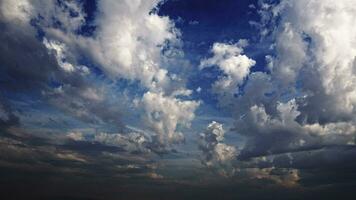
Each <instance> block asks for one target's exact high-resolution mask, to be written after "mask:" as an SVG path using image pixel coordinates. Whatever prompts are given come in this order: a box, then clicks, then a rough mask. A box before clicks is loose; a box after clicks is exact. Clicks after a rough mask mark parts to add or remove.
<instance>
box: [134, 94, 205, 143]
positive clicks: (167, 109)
mask: <svg viewBox="0 0 356 200" xmlns="http://www.w3.org/2000/svg"><path fill="white" fill-rule="evenodd" d="M140 105H141V107H142V108H143V109H144V111H145V114H144V120H145V122H146V123H147V125H148V126H149V127H150V128H151V129H152V130H153V131H154V132H155V133H156V134H157V136H158V141H159V143H160V144H163V145H164V144H166V143H167V142H168V143H179V142H182V141H183V140H184V136H183V133H181V132H177V130H176V128H177V125H178V124H181V125H183V126H188V127H189V126H190V121H191V120H193V118H194V116H195V115H194V110H195V109H196V108H197V107H198V106H199V102H196V101H189V100H179V99H177V98H176V97H175V96H164V94H163V93H161V92H160V93H155V92H147V93H145V94H144V95H143V98H142V100H141V101H140Z"/></svg>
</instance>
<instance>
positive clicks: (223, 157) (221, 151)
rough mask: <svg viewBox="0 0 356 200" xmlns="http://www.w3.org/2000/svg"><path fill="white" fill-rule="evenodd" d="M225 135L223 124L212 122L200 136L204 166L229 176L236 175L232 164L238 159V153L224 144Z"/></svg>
mask: <svg viewBox="0 0 356 200" xmlns="http://www.w3.org/2000/svg"><path fill="white" fill-rule="evenodd" d="M224 134H225V130H224V129H223V126H222V124H219V123H217V122H215V121H213V122H211V123H210V124H209V125H208V127H207V128H206V131H205V132H204V133H201V134H200V141H199V142H200V145H199V148H200V149H201V150H202V151H203V158H202V162H203V164H204V165H206V166H207V167H210V168H213V169H216V170H217V171H218V172H219V173H220V174H222V175H225V176H228V175H231V174H233V173H234V168H233V167H232V165H231V164H232V163H231V162H232V161H233V160H235V159H236V156H237V153H238V152H237V150H236V148H235V147H233V146H229V145H227V144H225V143H223V140H224Z"/></svg>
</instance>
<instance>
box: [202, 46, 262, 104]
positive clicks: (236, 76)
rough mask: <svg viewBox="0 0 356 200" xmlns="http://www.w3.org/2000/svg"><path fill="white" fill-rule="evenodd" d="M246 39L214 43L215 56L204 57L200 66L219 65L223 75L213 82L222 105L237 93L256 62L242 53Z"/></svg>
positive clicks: (213, 51) (212, 50) (214, 89)
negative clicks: (236, 41)
mask: <svg viewBox="0 0 356 200" xmlns="http://www.w3.org/2000/svg"><path fill="white" fill-rule="evenodd" d="M247 44H248V43H247V41H246V40H240V41H239V43H237V44H224V43H214V45H213V47H212V49H211V52H212V53H213V56H212V57H210V58H207V59H203V60H201V62H200V68H201V69H202V68H205V67H210V66H214V65H217V66H218V67H219V69H220V70H222V72H223V75H222V76H221V77H219V79H218V80H217V81H216V82H215V83H214V84H213V91H214V92H215V93H217V94H218V95H219V98H220V101H221V102H222V105H224V104H226V103H227V102H228V101H229V100H230V101H231V98H232V97H233V95H234V94H235V93H236V89H237V87H238V86H239V85H241V84H242V83H243V81H244V80H245V78H246V77H247V76H248V74H249V73H250V68H251V67H252V66H254V65H255V64H256V62H255V61H254V60H252V59H250V58H248V57H247V56H246V55H242V53H243V49H242V48H243V47H245V46H247Z"/></svg>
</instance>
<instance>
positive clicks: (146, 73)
mask: <svg viewBox="0 0 356 200" xmlns="http://www.w3.org/2000/svg"><path fill="white" fill-rule="evenodd" d="M159 2H160V1H157V0H149V1H100V2H98V10H99V14H98V15H97V16H96V25H97V31H96V33H95V39H94V41H93V42H92V43H89V45H90V52H91V54H92V56H93V57H94V58H95V60H96V61H97V62H98V63H100V64H101V66H102V68H103V69H104V70H105V71H106V72H108V74H109V75H110V76H113V77H121V78H125V79H130V80H139V81H140V82H141V83H142V85H144V86H145V87H147V88H150V89H154V90H162V88H165V87H168V85H167V84H169V81H170V77H169V75H168V70H167V69H164V68H162V66H161V64H162V59H163V58H162V56H163V55H162V53H161V50H162V48H163V47H164V46H165V45H166V43H167V42H168V41H170V42H175V41H176V42H178V38H177V36H178V32H177V30H176V29H175V27H174V23H173V22H172V21H171V20H170V19H169V18H168V17H163V16H158V14H157V13H156V12H155V11H154V9H155V8H156V6H157V5H158V3H159Z"/></svg>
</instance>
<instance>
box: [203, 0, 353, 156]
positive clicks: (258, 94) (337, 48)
mask: <svg viewBox="0 0 356 200" xmlns="http://www.w3.org/2000/svg"><path fill="white" fill-rule="evenodd" d="M260 5H261V11H260V14H261V16H262V20H261V23H260V24H259V27H260V28H261V31H262V32H265V31H267V32H269V33H270V34H262V35H264V37H270V38H269V39H273V40H274V44H273V45H271V48H272V50H273V51H274V52H275V53H274V55H271V56H270V55H269V56H266V61H267V63H268V66H266V72H252V73H250V72H249V71H248V70H244V71H236V73H237V72H238V73H237V74H238V75H239V76H235V79H234V80H236V82H235V83H234V85H232V87H231V88H229V91H230V92H231V93H233V92H235V91H237V90H242V91H243V92H242V93H241V94H240V95H238V96H237V97H236V98H234V101H233V104H232V105H230V106H231V108H232V110H233V111H232V114H233V116H234V118H235V119H236V122H235V128H234V130H235V131H236V132H237V133H239V134H241V135H243V136H245V137H246V138H247V143H246V144H245V146H244V148H243V150H242V152H241V154H240V156H239V158H240V159H246V158H250V157H254V156H263V155H270V154H276V153H286V152H295V151H300V150H305V149H315V148H321V147H325V146H330V145H353V144H354V143H355V134H356V132H355V117H354V114H355V109H354V106H355V105H356V104H355V103H356V101H355V98H354V97H355V88H356V87H355V86H356V85H355V83H356V81H355V80H356V79H355V77H356V76H355V73H354V65H355V45H354V44H355V38H356V37H355V36H356V31H355V30H354V28H350V27H353V25H352V21H353V19H355V17H356V15H355V14H354V13H355V12H354V11H355V9H356V8H355V6H354V3H353V2H351V1H343V2H332V1H327V2H326V1H312V2H310V1H288V0H286V1H281V2H280V3H276V4H267V3H261V4H260ZM229 49H231V48H229ZM240 51H241V50H239V49H238V48H236V47H235V50H234V51H233V52H237V54H238V53H239V52H240ZM226 52H227V51H226ZM215 54H216V53H215ZM222 55H224V54H222ZM226 57H227V58H229V56H228V55H227V56H226V55H224V56H220V57H217V56H216V55H215V56H214V57H212V58H210V60H209V59H208V60H203V62H202V63H203V66H205V65H206V64H205V63H209V62H211V64H217V65H218V66H220V67H221V66H223V65H222V64H221V62H223V61H225V60H226ZM227 60H228V59H227ZM233 63H234V65H231V66H233V67H234V68H233V69H235V70H238V69H240V68H239V67H238V66H239V65H238V64H239V63H240V62H238V61H236V60H235V61H234V62H233ZM251 64H252V63H251ZM251 64H250V65H246V66H252V65H253V64H254V63H253V64H252V65H251ZM248 68H249V67H247V68H245V69H248ZM224 69H225V68H224V67H222V70H223V71H224ZM225 71H226V69H225ZM225 71H224V72H225ZM225 73H228V72H225ZM238 77H240V78H238ZM244 80H246V81H244ZM341 80H342V81H341ZM242 82H243V83H244V84H243V85H242V84H241V83H242Z"/></svg>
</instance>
